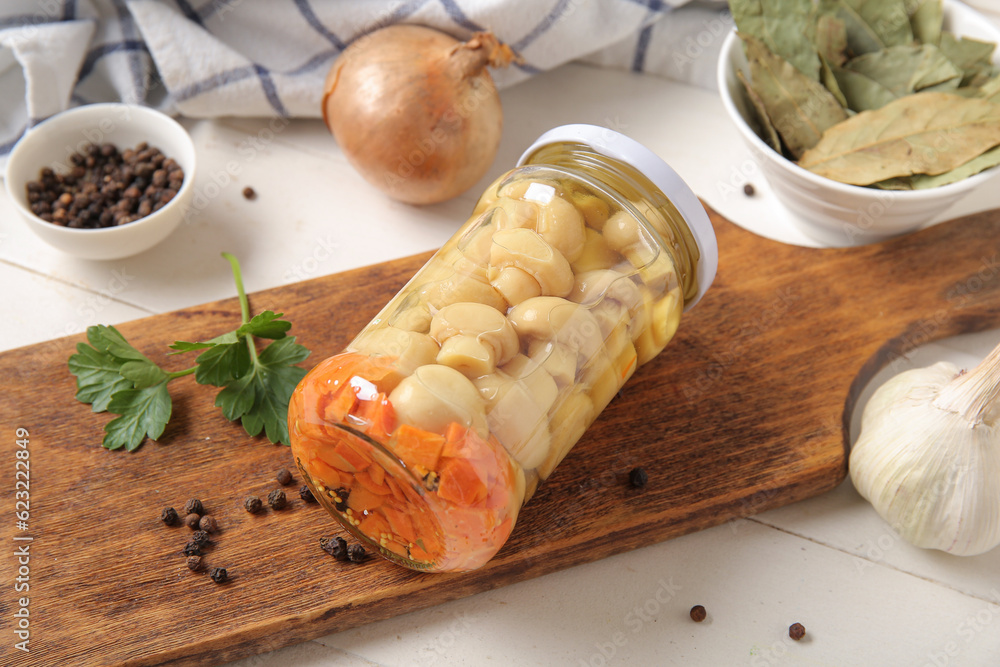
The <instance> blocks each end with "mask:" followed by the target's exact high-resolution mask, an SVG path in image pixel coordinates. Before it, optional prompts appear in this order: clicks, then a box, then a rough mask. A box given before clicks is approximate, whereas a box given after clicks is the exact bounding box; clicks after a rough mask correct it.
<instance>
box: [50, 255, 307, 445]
mask: <svg viewBox="0 0 1000 667" xmlns="http://www.w3.org/2000/svg"><path fill="white" fill-rule="evenodd" d="M223 257H225V258H226V259H227V260H228V261H229V263H230V265H231V266H232V270H233V278H234V279H235V281H236V290H237V292H238V294H239V299H240V314H241V319H242V324H241V325H240V326H239V328H237V329H236V330H235V331H229V332H227V333H224V334H222V335H221V336H216V337H215V338H212V339H211V340H207V341H200V342H188V341H174V343H173V344H172V345H170V349H171V350H173V352H171V353H170V354H183V353H185V352H194V351H200V352H201V354H199V355H198V357H197V359H196V360H195V361H196V365H195V366H193V367H191V368H187V369H184V370H180V371H173V372H167V371H165V370H164V369H162V368H160V367H159V366H158V365H156V364H155V363H154V362H153V361H152V360H151V359H149V358H148V357H147V356H146V355H144V354H143V353H142V352H140V351H139V350H137V349H135V348H134V347H133V346H132V345H131V344H130V343H129V342H128V341H127V340H126V339H125V337H124V336H122V334H121V333H120V332H119V331H118V330H117V329H115V328H114V327H112V326H106V325H95V326H92V327H89V328H88V329H87V340H88V341H89V342H90V345H87V344H86V343H79V344H78V345H77V348H76V349H77V352H76V354H74V355H72V356H71V357H70V358H69V370H70V372H71V373H72V374H73V375H75V376H76V383H77V392H76V398H77V400H79V401H81V402H83V403H90V404H91V406H92V409H93V410H94V412H104V411H109V412H112V413H114V414H116V415H118V416H117V417H115V418H114V419H112V420H111V421H110V422H108V424H107V425H106V426H105V428H104V430H105V436H104V446H105V447H107V448H108V449H121V448H123V447H124V448H125V449H126V450H128V451H132V450H134V449H136V448H137V447H139V445H141V444H142V442H143V441H144V440H145V439H146V438H152V439H154V440H155V439H156V438H158V437H160V436H161V435H162V434H163V431H164V429H165V428H166V425H167V422H168V421H169V419H170V415H171V412H172V405H171V399H170V393H169V392H168V391H167V384H168V383H169V382H170V381H171V380H174V379H176V378H179V377H182V376H184V375H191V374H194V376H195V381H197V382H198V383H199V384H203V385H213V386H216V387H221V388H222V390H221V391H220V392H219V394H218V396H217V397H216V400H215V404H216V405H217V406H219V407H221V408H222V412H223V415H225V416H226V418H227V419H229V420H232V421H235V420H237V419H239V420H240V421H241V422H242V424H243V428H244V429H245V430H246V432H247V433H249V434H250V435H257V434H259V433H260V432H261V431H264V432H265V433H266V435H267V437H268V439H269V440H271V442H274V443H278V442H283V443H285V444H286V445H287V444H289V438H288V425H287V423H286V421H287V413H288V401H289V400H290V399H291V396H292V392H293V391H294V390H295V387H296V386H297V385H298V383H299V381H300V380H301V379H302V378H303V377H304V376H305V374H306V370H305V369H304V368H299V367H298V366H296V365H295V364H297V363H299V362H300V361H303V360H305V358H306V357H308V356H309V350H307V349H306V348H305V347H303V346H301V345H299V344H297V343H296V342H295V338H294V337H291V336H287V335H286V334H287V332H288V330H289V329H290V328H291V326H292V324H291V322H288V321H287V320H282V319H281V317H282V313H274V312H273V311H270V310H265V311H264V312H262V313H260V314H258V315H256V316H254V317H252V318H251V317H250V313H249V304H248V301H247V296H246V293H245V292H244V291H243V279H242V277H241V275H240V268H239V262H237V261H236V258H235V257H233V256H232V255H230V254H228V253H223ZM255 337H258V338H268V339H272V340H273V341H274V342H273V343H271V344H270V345H268V346H267V347H266V348H264V350H263V351H262V352H261V353H260V354H259V355H258V353H257V348H256V346H255V344H254V338H255Z"/></svg>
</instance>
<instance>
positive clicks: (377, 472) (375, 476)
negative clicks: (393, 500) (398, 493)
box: [366, 466, 392, 493]
mask: <svg viewBox="0 0 1000 667" xmlns="http://www.w3.org/2000/svg"><path fill="white" fill-rule="evenodd" d="M366 472H367V473H368V474H369V475H371V476H372V481H373V482H374V483H375V484H377V485H378V486H385V487H386V493H392V489H389V487H388V485H386V484H385V468H383V467H382V466H370V467H369V468H368V470H367V471H366Z"/></svg>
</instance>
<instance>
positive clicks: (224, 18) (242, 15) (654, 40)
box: [0, 0, 732, 162]
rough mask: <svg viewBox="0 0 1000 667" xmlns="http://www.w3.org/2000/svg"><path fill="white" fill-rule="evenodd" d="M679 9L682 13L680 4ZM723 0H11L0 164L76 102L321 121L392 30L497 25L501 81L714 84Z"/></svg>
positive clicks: (7, 0) (2, 69)
mask: <svg viewBox="0 0 1000 667" xmlns="http://www.w3.org/2000/svg"><path fill="white" fill-rule="evenodd" d="M682 5H683V7H681V6H682ZM725 8H726V3H725V2H724V1H719V0H4V1H3V2H2V3H0V162H2V161H3V160H4V158H5V157H6V155H7V153H9V151H10V149H11V147H12V146H13V145H14V143H15V142H16V141H17V139H18V138H19V137H20V136H21V135H22V134H23V133H24V132H25V130H26V129H27V128H30V127H31V126H32V125H34V124H36V123H38V122H40V121H42V120H44V119H45V118H47V117H49V116H51V115H52V114H54V113H57V112H59V111H62V110H64V109H67V108H69V107H71V106H76V105H79V104H87V103H92V102H106V101H124V102H127V103H132V104H146V105H150V106H154V107H157V108H160V109H162V110H164V111H167V112H169V113H174V114H182V115H185V116H191V117H201V118H206V117H215V116H274V115H280V116H294V117H317V116H319V114H320V98H321V96H322V90H323V80H324V78H325V76H326V73H327V71H328V70H329V68H330V66H331V64H332V63H333V61H334V60H335V59H336V57H337V55H338V54H339V53H340V52H341V51H343V50H344V48H345V47H346V46H347V45H348V44H350V43H351V42H352V41H353V40H355V39H357V38H358V37H360V36H362V35H364V34H366V33H368V32H371V31H372V30H375V29H377V28H379V27H382V26H385V25H388V24H391V23H417V24H422V25H427V26H431V27H435V28H438V29H440V30H443V31H445V32H448V33H450V34H452V35H454V36H456V37H459V38H467V37H468V36H469V35H470V34H471V33H472V32H475V31H477V30H487V29H488V30H492V31H493V32H494V33H495V34H496V35H497V37H499V38H500V39H501V40H502V41H504V42H507V43H508V44H509V45H510V46H511V47H513V48H514V50H515V51H516V52H517V53H519V54H520V55H521V56H522V57H523V58H524V62H523V63H521V64H519V65H516V66H514V67H512V68H509V69H506V70H503V71H498V72H495V73H494V74H495V78H496V80H497V83H498V85H500V86H505V85H510V84H512V83H515V82H517V81H520V80H522V79H525V78H527V77H529V76H531V75H532V74H535V73H537V72H540V71H544V70H549V69H552V68H554V67H557V66H559V65H561V64H563V63H566V62H568V61H571V60H578V59H585V60H588V61H590V62H592V63H596V64H600V65H607V66H615V67H625V68H629V69H632V70H635V71H640V72H653V73H657V74H662V75H665V76H669V77H671V78H674V79H679V80H682V81H686V82H689V83H695V84H699V85H703V86H706V87H713V86H714V83H713V81H714V76H713V71H714V66H715V61H716V57H717V53H718V50H719V47H720V46H721V42H722V39H721V36H722V35H723V34H725V32H726V31H728V30H729V28H730V26H731V25H732V22H731V19H730V17H729V15H728V12H727V11H726V10H725Z"/></svg>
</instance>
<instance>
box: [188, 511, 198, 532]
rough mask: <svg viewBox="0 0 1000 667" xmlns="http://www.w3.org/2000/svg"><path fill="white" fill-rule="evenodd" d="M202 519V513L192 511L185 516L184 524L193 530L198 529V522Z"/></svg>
mask: <svg viewBox="0 0 1000 667" xmlns="http://www.w3.org/2000/svg"><path fill="white" fill-rule="evenodd" d="M200 521H201V515H200V514H195V513H193V512H192V513H191V514H188V515H186V516H185V517H184V525H185V526H187V527H188V528H190V529H192V530H197V529H198V523H199V522H200Z"/></svg>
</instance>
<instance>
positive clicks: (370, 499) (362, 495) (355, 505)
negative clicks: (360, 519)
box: [347, 485, 385, 512]
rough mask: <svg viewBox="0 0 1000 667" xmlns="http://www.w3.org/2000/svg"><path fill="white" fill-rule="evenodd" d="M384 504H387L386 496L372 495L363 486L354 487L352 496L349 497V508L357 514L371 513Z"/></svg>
mask: <svg viewBox="0 0 1000 667" xmlns="http://www.w3.org/2000/svg"><path fill="white" fill-rule="evenodd" d="M383 502H385V496H380V495H378V494H377V493H372V492H371V491H369V490H368V489H366V488H365V487H363V486H361V485H357V486H354V487H352V488H351V493H350V495H349V496H347V506H348V507H350V508H351V509H352V510H354V511H355V512H364V511H365V510H368V511H371V510H373V509H375V508H377V507H380V506H381V505H382V503H383Z"/></svg>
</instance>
